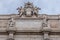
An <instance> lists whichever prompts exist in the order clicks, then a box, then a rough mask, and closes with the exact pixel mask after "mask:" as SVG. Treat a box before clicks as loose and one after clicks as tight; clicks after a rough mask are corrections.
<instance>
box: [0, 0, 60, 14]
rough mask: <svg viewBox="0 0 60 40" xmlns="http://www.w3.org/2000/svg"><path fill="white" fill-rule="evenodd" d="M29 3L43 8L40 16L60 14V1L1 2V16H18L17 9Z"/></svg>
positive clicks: (1, 0)
mask: <svg viewBox="0 0 60 40" xmlns="http://www.w3.org/2000/svg"><path fill="white" fill-rule="evenodd" d="M28 1H30V2H33V4H34V5H35V6H37V7H40V8H41V10H40V11H39V13H40V14H53V15H55V14H60V0H0V14H17V13H18V12H17V10H16V8H18V7H20V6H23V5H24V3H25V2H28Z"/></svg>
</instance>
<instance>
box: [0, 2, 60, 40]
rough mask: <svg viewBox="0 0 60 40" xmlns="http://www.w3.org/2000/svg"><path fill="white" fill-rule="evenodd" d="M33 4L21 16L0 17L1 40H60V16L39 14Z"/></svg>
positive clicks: (20, 10)
mask: <svg viewBox="0 0 60 40" xmlns="http://www.w3.org/2000/svg"><path fill="white" fill-rule="evenodd" d="M39 9H40V8H38V7H36V6H34V5H33V3H30V2H28V3H25V5H24V7H19V8H18V9H17V10H18V12H19V14H9V15H0V40H60V15H47V14H39V13H38V11H39Z"/></svg>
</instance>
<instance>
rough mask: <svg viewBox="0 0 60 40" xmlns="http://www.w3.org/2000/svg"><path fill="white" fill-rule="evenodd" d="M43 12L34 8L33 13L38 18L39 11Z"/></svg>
mask: <svg viewBox="0 0 60 40" xmlns="http://www.w3.org/2000/svg"><path fill="white" fill-rule="evenodd" d="M39 10H41V8H37V7H34V10H33V13H34V15H35V16H36V17H37V16H38V11H39Z"/></svg>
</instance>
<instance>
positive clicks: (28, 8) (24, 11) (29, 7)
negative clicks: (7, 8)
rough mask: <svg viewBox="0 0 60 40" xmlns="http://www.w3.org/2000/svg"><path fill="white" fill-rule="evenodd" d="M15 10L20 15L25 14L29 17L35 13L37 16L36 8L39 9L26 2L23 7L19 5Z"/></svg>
mask: <svg viewBox="0 0 60 40" xmlns="http://www.w3.org/2000/svg"><path fill="white" fill-rule="evenodd" d="M17 10H18V12H19V15H20V17H21V16H22V15H25V16H27V17H31V16H33V15H35V16H36V17H37V16H38V10H40V8H38V7H34V5H33V3H30V2H28V3H25V6H24V7H20V8H19V7H18V8H17Z"/></svg>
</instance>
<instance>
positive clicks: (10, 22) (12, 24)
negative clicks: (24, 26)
mask: <svg viewBox="0 0 60 40" xmlns="http://www.w3.org/2000/svg"><path fill="white" fill-rule="evenodd" d="M14 24H15V22H14V19H13V18H11V20H10V21H9V26H10V27H13V26H14Z"/></svg>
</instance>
